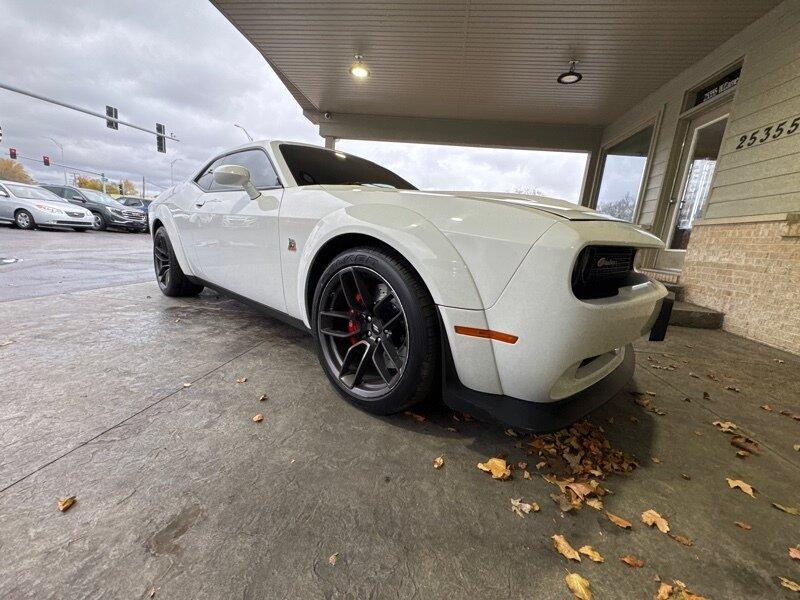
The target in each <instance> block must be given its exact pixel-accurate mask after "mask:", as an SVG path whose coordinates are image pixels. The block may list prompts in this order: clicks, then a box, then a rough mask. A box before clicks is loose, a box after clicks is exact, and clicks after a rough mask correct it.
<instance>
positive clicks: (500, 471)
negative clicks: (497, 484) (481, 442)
mask: <svg viewBox="0 0 800 600" xmlns="http://www.w3.org/2000/svg"><path fill="white" fill-rule="evenodd" d="M478 468H479V469H480V470H481V471H484V472H486V473H491V474H492V479H499V480H500V481H505V480H506V479H510V478H511V469H509V468H508V464H507V463H506V461H505V460H503V459H502V458H490V459H489V460H487V461H486V462H485V463H478Z"/></svg>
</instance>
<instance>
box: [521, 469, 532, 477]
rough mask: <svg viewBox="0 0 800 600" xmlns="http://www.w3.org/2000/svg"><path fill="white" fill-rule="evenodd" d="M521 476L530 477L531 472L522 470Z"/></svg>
mask: <svg viewBox="0 0 800 600" xmlns="http://www.w3.org/2000/svg"><path fill="white" fill-rule="evenodd" d="M522 478H523V479H531V474H530V473H529V472H528V471H523V472H522Z"/></svg>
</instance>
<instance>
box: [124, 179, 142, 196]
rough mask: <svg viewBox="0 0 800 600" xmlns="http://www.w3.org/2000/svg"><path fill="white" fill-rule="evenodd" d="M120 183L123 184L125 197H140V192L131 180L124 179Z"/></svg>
mask: <svg viewBox="0 0 800 600" xmlns="http://www.w3.org/2000/svg"><path fill="white" fill-rule="evenodd" d="M120 183H122V193H123V194H124V195H125V196H138V195H139V190H137V189H136V186H135V185H134V183H133V182H132V181H131V180H130V179H123V180H122V181H121V182H120Z"/></svg>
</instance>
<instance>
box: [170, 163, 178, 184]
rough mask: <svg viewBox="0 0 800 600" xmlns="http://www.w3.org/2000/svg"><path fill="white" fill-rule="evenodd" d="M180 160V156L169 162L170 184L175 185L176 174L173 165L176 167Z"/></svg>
mask: <svg viewBox="0 0 800 600" xmlns="http://www.w3.org/2000/svg"><path fill="white" fill-rule="evenodd" d="M179 160H180V158H176V159H175V160H173V161H170V163H169V184H170V185H175V175H174V174H173V171H172V167H174V166H175V163H176V162H178V161H179Z"/></svg>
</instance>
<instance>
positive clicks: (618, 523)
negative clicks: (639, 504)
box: [606, 512, 633, 529]
mask: <svg viewBox="0 0 800 600" xmlns="http://www.w3.org/2000/svg"><path fill="white" fill-rule="evenodd" d="M606 516H607V517H608V520H609V521H611V522H612V523H614V525H616V526H617V527H622V528H623V529H631V528H632V527H633V525H631V522H630V521H626V520H625V519H623V518H622V517H618V516H617V515H612V514H611V513H610V512H606Z"/></svg>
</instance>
